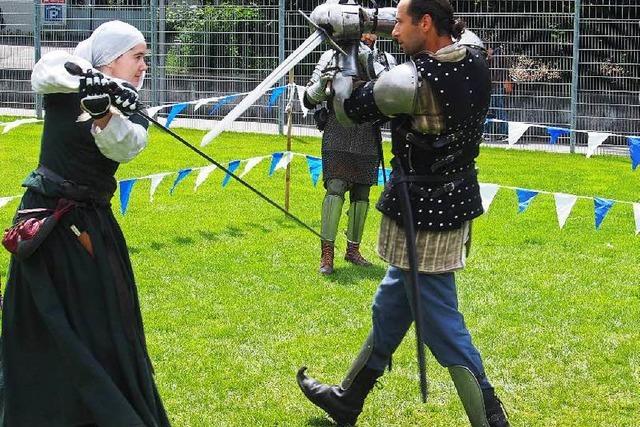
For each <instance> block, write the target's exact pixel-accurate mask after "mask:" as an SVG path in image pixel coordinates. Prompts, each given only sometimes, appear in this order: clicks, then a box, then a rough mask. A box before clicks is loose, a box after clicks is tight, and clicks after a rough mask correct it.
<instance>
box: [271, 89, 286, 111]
mask: <svg viewBox="0 0 640 427" xmlns="http://www.w3.org/2000/svg"><path fill="white" fill-rule="evenodd" d="M285 90H287V87H286V86H278V87H276V88H273V91H272V92H271V96H270V97H269V108H271V107H273V106H274V105H276V102H278V98H280V97H281V96H282V94H283V93H284V91H285Z"/></svg>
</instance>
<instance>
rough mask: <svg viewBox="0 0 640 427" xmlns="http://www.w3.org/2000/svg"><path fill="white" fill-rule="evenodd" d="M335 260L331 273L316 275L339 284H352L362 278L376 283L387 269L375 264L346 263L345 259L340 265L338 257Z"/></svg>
mask: <svg viewBox="0 0 640 427" xmlns="http://www.w3.org/2000/svg"><path fill="white" fill-rule="evenodd" d="M336 258H337V256H336ZM336 261H337V262H336V263H334V271H333V274H332V275H330V276H323V275H321V274H319V273H318V276H319V277H320V278H322V279H321V280H326V281H328V282H333V283H336V284H340V285H352V284H354V283H358V282H361V281H363V280H367V281H372V282H376V283H377V282H379V281H381V280H382V278H383V277H384V274H385V272H386V271H387V270H386V268H384V267H380V266H379V265H375V264H374V265H372V266H370V267H358V266H357V265H352V264H347V262H346V261H343V262H344V264H343V265H340V264H339V263H340V261H339V260H338V259H336ZM336 264H337V265H336Z"/></svg>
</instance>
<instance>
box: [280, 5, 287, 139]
mask: <svg viewBox="0 0 640 427" xmlns="http://www.w3.org/2000/svg"><path fill="white" fill-rule="evenodd" d="M285 17H286V9H285V0H278V64H282V62H284V59H285V45H284V40H285V26H284V24H285ZM284 82H285V79H284V78H282V80H281V82H280V84H281V85H284V84H285V83H284ZM284 105H285V104H284V101H283V99H282V97H281V98H280V106H279V107H280V108H278V112H279V114H278V116H279V117H278V133H279V134H280V135H283V134H284Z"/></svg>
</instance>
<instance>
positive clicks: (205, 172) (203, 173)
mask: <svg viewBox="0 0 640 427" xmlns="http://www.w3.org/2000/svg"><path fill="white" fill-rule="evenodd" d="M215 168H216V165H209V166H205V167H203V168H200V172H198V177H197V178H196V185H195V187H193V191H196V190H197V189H198V187H200V184H202V183H203V182H205V181H206V180H207V178H208V177H209V175H211V172H213V170H214V169H215Z"/></svg>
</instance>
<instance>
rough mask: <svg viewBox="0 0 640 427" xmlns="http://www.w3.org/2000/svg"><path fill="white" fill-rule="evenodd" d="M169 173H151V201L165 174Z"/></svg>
mask: <svg viewBox="0 0 640 427" xmlns="http://www.w3.org/2000/svg"><path fill="white" fill-rule="evenodd" d="M167 175H169V173H168V172H165V173H158V174H155V175H151V176H150V177H149V179H150V180H151V188H150V189H149V201H151V202H153V195H154V193H155V192H156V190H157V189H158V186H159V185H160V183H161V182H162V180H163V179H164V177H165V176H167Z"/></svg>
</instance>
